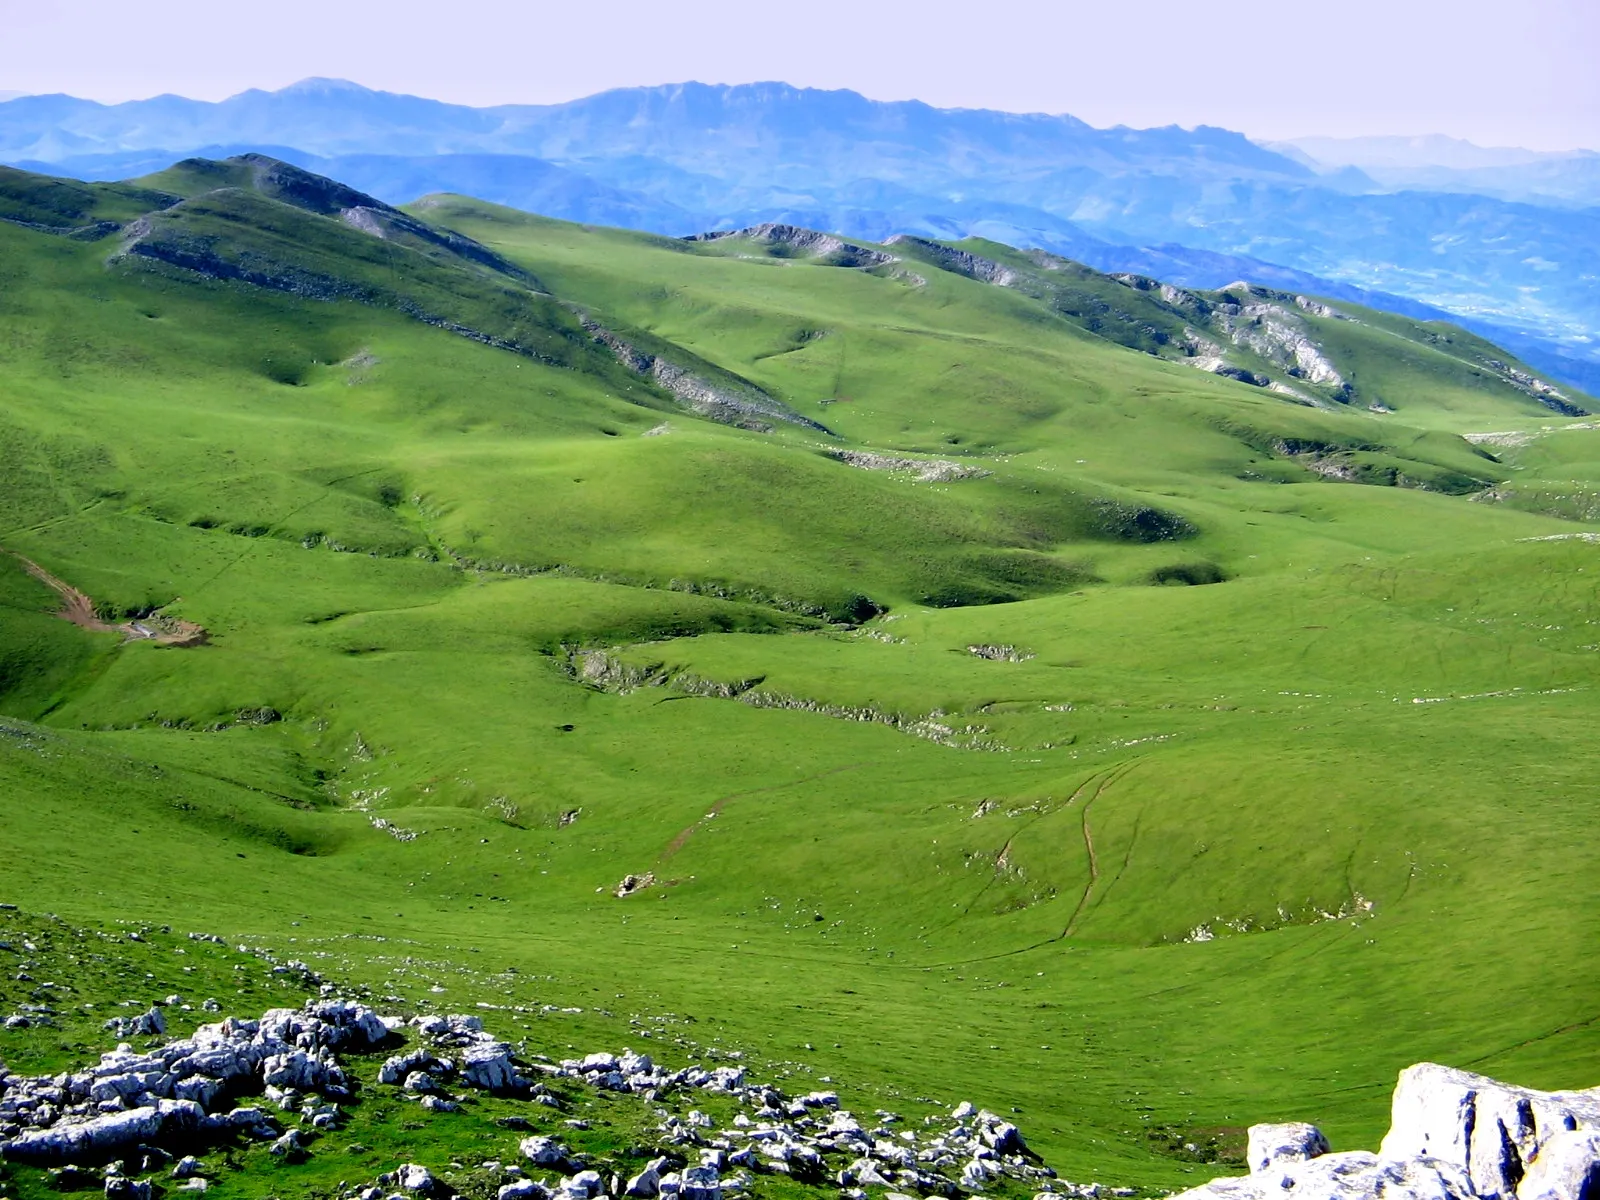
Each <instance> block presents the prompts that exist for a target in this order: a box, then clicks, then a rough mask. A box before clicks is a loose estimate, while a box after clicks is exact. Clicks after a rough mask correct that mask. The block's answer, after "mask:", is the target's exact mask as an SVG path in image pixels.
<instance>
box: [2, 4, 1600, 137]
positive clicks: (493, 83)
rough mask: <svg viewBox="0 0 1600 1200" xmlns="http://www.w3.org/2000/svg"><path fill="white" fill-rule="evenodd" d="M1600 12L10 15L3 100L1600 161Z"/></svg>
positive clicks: (897, 8) (1060, 9) (1163, 7)
mask: <svg viewBox="0 0 1600 1200" xmlns="http://www.w3.org/2000/svg"><path fill="white" fill-rule="evenodd" d="M1597 62H1600V0H1337V2H1325V3H1313V2H1312V0H1270V2H1269V0H1235V2H1234V3H1231V4H1225V5H1220V6H1219V5H1215V4H1207V3H1203V2H1202V0H1133V2H1131V3H1130V2H1128V0H1123V2H1122V3H1115V2H1113V3H1108V2H1107V0H1092V2H1089V3H1083V2H1080V0H1011V2H1010V3H987V4H958V3H952V2H951V0H812V2H810V3H804V4H795V5H770V4H735V3H729V2H727V0H676V2H674V0H665V2H663V0H587V2H574V0H562V2H561V3H550V2H547V0H522V2H520V3H519V2H518V0H473V2H471V3H454V4H451V3H440V2H439V0H427V2H426V3H419V2H417V0H389V2H388V3H384V4H378V5H373V4H341V3H336V2H330V0H273V2H272V3H269V4H251V5H236V4H230V3H227V2H226V0H220V2H219V0H205V2H200V0H161V3H159V4H155V5H137V4H136V5H129V4H128V3H127V2H126V0H116V2H115V3H112V2H110V0H75V2H74V3H71V4H67V3H60V2H58V0H0V91H23V92H70V93H72V94H74V95H79V96H87V97H91V98H93V99H97V100H108V101H109V100H126V99H131V98H135V97H143V96H151V95H156V94H159V93H162V92H176V93H179V94H182V95H187V96H195V97H200V98H205V99H221V98H222V97H224V96H228V95H231V94H233V93H234V92H238V91H242V90H243V89H245V88H249V87H261V88H276V87H281V86H283V85H284V84H287V83H292V82H293V81H295V80H297V79H300V78H303V77H305V76H308V75H329V76H337V77H341V78H346V79H352V80H355V81H356V82H358V83H363V84H366V85H367V86H368V87H375V88H382V89H385V90H389V91H399V92H411V93H415V94H418V95H424V96H431V97H436V98H438V99H442V100H451V101H455V102H458V103H464V104H498V103H511V102H523V103H548V102H552V101H559V100H568V99H572V98H574V97H577V96H582V95H587V94H588V93H591V92H596V91H600V90H603V89H605V88H610V87H621V86H629V85H635V84H654V83H672V82H680V81H683V80H688V79H698V80H703V81H705V82H716V83H743V82H749V81H753V80H763V79H781V80H785V81H787V82H790V83H794V84H799V85H806V86H812V87H826V88H839V87H848V88H854V89H855V90H857V91H860V92H863V93H865V94H866V95H868V96H872V97H875V98H878V99H886V100H893V99H907V98H916V99H920V100H926V101H928V102H929V103H931V104H936V105H940V106H944V107H971V108H1001V109H1011V110H1015V111H1042V112H1070V113H1073V114H1074V115H1076V116H1079V117H1082V118H1083V119H1084V120H1086V121H1089V122H1090V123H1092V124H1095V125H1113V124H1119V123H1120V124H1127V125H1138V126H1145V125H1166V124H1174V123H1176V124H1181V125H1196V124H1202V123H1204V124H1212V125H1225V126H1227V127H1229V128H1232V129H1241V130H1244V131H1245V132H1246V133H1249V134H1251V135H1252V136H1255V137H1260V138H1278V137H1292V136H1297V135H1303V134H1331V135H1335V136H1353V135H1360V134H1411V133H1445V134H1451V135H1454V136H1457V137H1465V138H1469V139H1471V140H1473V141H1476V142H1479V143H1480V144H1486V145H1522V146H1528V147H1532V148H1535V149H1568V148H1572V147H1576V146H1587V147H1591V148H1600V70H1597V69H1596V63H1597Z"/></svg>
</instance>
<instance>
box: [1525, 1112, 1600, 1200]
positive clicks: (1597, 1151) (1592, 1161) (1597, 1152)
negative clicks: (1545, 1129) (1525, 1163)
mask: <svg viewBox="0 0 1600 1200" xmlns="http://www.w3.org/2000/svg"><path fill="white" fill-rule="evenodd" d="M1517 1200H1600V1131H1596V1130H1593V1129H1574V1130H1568V1131H1567V1132H1565V1133H1558V1134H1556V1135H1554V1136H1553V1137H1550V1138H1548V1139H1546V1141H1545V1142H1544V1144H1543V1145H1542V1146H1540V1147H1539V1155H1538V1157H1537V1158H1535V1159H1534V1160H1533V1162H1532V1164H1531V1165H1530V1166H1529V1167H1528V1173H1527V1174H1526V1175H1525V1176H1523V1178H1522V1182H1521V1183H1520V1184H1519V1185H1518V1186H1517Z"/></svg>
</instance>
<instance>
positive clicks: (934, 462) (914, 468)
mask: <svg viewBox="0 0 1600 1200" xmlns="http://www.w3.org/2000/svg"><path fill="white" fill-rule="evenodd" d="M827 455H828V457H829V458H831V459H834V460H835V461H837V462H842V463H844V464H845V465H846V466H847V467H859V468H860V469H861V470H863V471H892V472H894V473H896V474H902V475H910V476H913V477H914V478H915V479H916V480H917V481H918V482H919V483H949V482H951V481H952V480H957V479H982V478H983V477H984V476H985V475H991V474H993V472H992V471H986V470H984V469H983V468H982V467H968V466H963V465H962V464H961V463H956V462H951V461H949V460H948V459H943V458H932V459H930V458H900V457H897V456H896V455H892V454H875V453H873V452H872V451H870V450H829V451H827Z"/></svg>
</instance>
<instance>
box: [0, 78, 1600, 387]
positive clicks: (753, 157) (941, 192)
mask: <svg viewBox="0 0 1600 1200" xmlns="http://www.w3.org/2000/svg"><path fill="white" fill-rule="evenodd" d="M244 150H260V151H263V152H266V153H270V154H273V155H276V156H278V157H280V158H284V159H286V160H288V161H291V162H295V163H297V164H299V165H301V166H304V167H307V168H310V169H313V170H316V171H319V172H322V173H325V174H330V175H333V176H335V177H337V178H340V179H344V180H347V181H348V182H350V183H351V184H353V185H355V186H357V187H361V188H363V189H365V190H367V191H369V192H371V193H372V194H374V195H376V196H379V197H380V198H382V199H384V200H387V201H391V202H401V201H405V200H411V199H415V198H416V197H417V196H419V195H422V194H425V193H429V192H437V191H451V192H462V193H466V194H470V195H474V196H477V197H480V198H483V199H487V200H491V201H495V202H498V203H503V204H508V205H513V206H515V207H518V208H523V209H528V210H531V211H535V212H541V213H545V214H547V215H550V216H555V217H562V218H565V219H569V220H578V221H584V222H589V223H596V224H612V225H622V226H627V227H630V228H636V229H644V230H650V231H654V232H658V233H665V234H674V235H679V234H686V233H691V232H697V231H701V230H710V229H732V228H739V227H742V226H747V225H752V224H756V223H759V222H763V221H783V222H787V223H791V224H796V225H804V226H809V227H814V228H820V229H827V230H830V231H835V232H839V233H844V234H847V235H853V236H857V237H862V238H870V239H874V240H881V239H882V238H884V237H887V236H889V235H891V234H894V233H911V234H917V235H921V236H925V237H933V238H946V239H948V238H960V237H964V236H968V235H979V236H983V237H987V238H990V239H993V240H996V241H1001V242H1005V243H1008V244H1011V245H1015V246H1018V247H1040V248H1043V249H1046V250H1050V251H1052V252H1055V253H1057V254H1061V255H1065V256H1067V257H1071V258H1075V259H1078V260H1080V261H1083V262H1085V263H1088V264H1089V265H1091V266H1094V267H1097V268H1099V269H1102V270H1116V271H1138V272H1141V273H1145V274H1150V275H1155V276H1158V277H1160V278H1163V279H1167V280H1170V281H1172V282H1176V283H1183V284H1188V285H1191V286H1197V287H1215V286H1219V285H1221V284H1224V283H1228V282H1231V281H1232V280H1234V279H1236V278H1241V277H1244V278H1249V279H1251V280H1253V281H1257V282H1262V283H1267V284H1273V285H1277V286H1283V287H1293V288H1297V289H1301V290H1315V291H1320V292H1322V293H1324V294H1330V295H1334V296H1339V297H1343V298H1346V299H1352V300H1359V301H1361V302H1363V303H1368V304H1374V305H1379V306H1383V307H1389V308H1391V309H1396V310H1399V311H1403V312H1406V313H1408V314H1409V315H1413V316H1423V317H1426V316H1437V315H1442V314H1443V313H1449V314H1451V316H1452V318H1453V319H1457V320H1460V321H1462V322H1463V323H1465V324H1467V325H1468V326H1469V327H1471V328H1474V329H1477V330H1479V331H1481V332H1484V333H1486V334H1487V335H1488V336H1491V337H1493V338H1495V339H1497V340H1499V341H1501V342H1502V343H1504V344H1507V345H1508V346H1509V347H1510V348H1512V349H1514V350H1516V351H1517V352H1518V353H1520V354H1522V355H1524V356H1525V357H1527V358H1528V359H1529V360H1530V361H1532V362H1534V363H1535V364H1536V365H1538V366H1539V367H1540V368H1541V369H1543V370H1546V371H1548V372H1550V373H1552V374H1554V375H1557V376H1559V377H1560V378H1562V379H1565V380H1566V381H1568V382H1571V383H1574V384H1576V385H1577V386H1580V387H1583V388H1586V389H1588V390H1600V288H1597V287H1596V286H1595V284H1596V280H1600V207H1596V206H1597V205H1600V156H1597V155H1594V154H1587V153H1580V154H1574V155H1556V156H1550V155H1534V154H1530V152H1526V151H1523V152H1503V151H1484V150H1482V149H1480V148H1478V147H1471V146H1469V145H1468V144H1467V143H1454V142H1450V141H1449V140H1448V139H1356V140H1354V141H1347V142H1335V141H1333V140H1331V139H1305V140H1303V141H1301V142H1298V143H1293V144H1290V143H1284V144H1280V145H1277V146H1263V145H1258V144H1256V143H1255V142H1252V141H1250V140H1249V139H1248V138H1246V137H1244V136H1243V135H1242V134H1239V133H1234V132H1231V131H1228V130H1224V129H1216V128H1211V127H1204V126H1202V127H1200V128H1198V129H1194V130H1185V129H1181V128H1178V127H1176V126H1170V127H1165V128H1159V129H1143V130H1135V129H1127V128H1122V127H1117V128H1113V129H1096V128H1094V127H1092V126H1090V125H1087V124H1085V123H1084V122H1082V121H1079V120H1077V119H1075V118H1073V117H1070V116H1048V115H1042V114H1015V113H1002V112H992V111H986V110H965V109H955V110H950V109H937V108H933V107H930V106H929V105H926V104H921V103H918V102H915V101H904V102H894V103H887V102H879V101H873V100H869V99H866V98H865V97H863V96H860V95H858V94H856V93H854V92H849V91H817V90H811V89H801V88H794V87H790V86H788V85H786V84H781V83H763V84H749V85H740V86H712V85H706V84H699V83H686V84H677V85H670V86H662V87H651V88H627V89H619V90H616V91H610V92H604V93H601V94H599V95H595V96H590V97H586V98H584V99H581V100H575V101H572V102H570V103H566V104H556V105H508V106H501V107H496V108H482V109H480V108H470V107H465V106H461V105H452V104H445V103H441V102H439V101H434V100H427V99H423V98H419V97H415V96H404V95H396V94H393V93H387V92H376V91H371V90H369V89H366V88H363V87H360V86H358V85H356V84H352V83H347V82H344V81H339V80H321V79H314V80H306V81H303V82H302V83H299V84H295V85H293V86H292V87H288V88H284V89H282V90H281V91H276V92H264V91H255V90H252V91H247V92H243V93H241V94H239V95H237V96H234V97H231V98H230V99H227V100H224V101H221V102H217V103H212V102H206V101H197V100H189V99H185V98H183V97H179V96H158V97H155V98H153V99H149V100H140V101H132V102H129V103H126V104H116V105H102V104H98V103H95V102H93V101H88V100H82V99H77V98H74V97H70V96H27V97H22V98H17V99H13V100H10V101H7V102H4V103H3V104H0V161H4V162H7V163H10V164H13V165H17V166H23V167H27V168H28V169H31V170H39V171H51V172H54V173H57V174H67V175H73V176H76V177H80V178H88V179H114V178H125V177H129V176H134V175H139V174H144V173H147V172H150V171H153V170H157V169H159V168H161V167H164V166H167V165H168V164H169V163H171V162H172V161H173V160H174V159H176V158H181V157H185V156H187V155H193V154H203V155H205V156H207V157H223V156H226V155H228V154H232V153H238V152H241V151H244Z"/></svg>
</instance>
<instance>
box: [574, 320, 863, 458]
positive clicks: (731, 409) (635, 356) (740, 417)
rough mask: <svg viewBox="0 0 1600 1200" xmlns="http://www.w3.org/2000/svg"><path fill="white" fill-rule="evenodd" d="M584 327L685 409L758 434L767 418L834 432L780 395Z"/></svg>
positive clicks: (767, 425)
mask: <svg viewBox="0 0 1600 1200" xmlns="http://www.w3.org/2000/svg"><path fill="white" fill-rule="evenodd" d="M584 328H585V329H586V330H588V332H589V335H590V336H591V337H593V338H594V340H595V341H596V342H599V343H600V344H601V345H603V346H605V347H606V349H608V350H610V351H611V353H612V354H613V355H615V356H616V359H617V361H618V362H620V363H621V364H622V365H623V366H625V367H627V368H628V370H630V371H632V372H634V373H635V374H636V375H643V376H645V377H646V378H648V379H650V380H652V381H653V382H654V383H656V384H657V385H658V386H660V387H661V388H662V389H664V390H665V391H667V392H669V393H671V394H672V395H673V396H675V397H676V398H677V399H678V401H679V403H681V404H682V405H683V406H684V407H685V408H687V409H688V410H689V411H690V412H693V413H695V414H697V415H699V416H702V417H706V418H708V419H709V420H712V421H717V422H720V423H721V424H724V425H734V426H737V427H738V428H740V429H750V430H754V431H756V432H758V433H768V432H770V431H771V429H772V426H771V424H770V423H769V422H771V421H786V422H788V423H789V424H791V425H801V426H804V427H806V428H808V429H815V430H816V431H817V432H819V433H826V434H829V435H830V436H831V435H832V433H833V431H832V430H831V429H829V428H827V426H825V425H821V424H818V423H817V422H816V421H813V420H811V419H810V418H809V417H803V416H801V415H800V414H799V413H797V412H795V411H794V410H793V409H791V408H790V407H789V406H788V405H786V404H784V403H783V402H782V401H781V400H777V399H775V398H774V397H772V396H769V395H767V393H765V392H763V391H762V390H761V389H760V388H758V387H756V386H755V384H753V383H746V382H744V381H742V380H740V381H733V380H731V379H730V380H727V381H723V382H713V381H712V380H711V379H710V378H708V377H707V376H706V375H704V374H697V373H695V372H693V371H690V370H688V369H686V368H684V367H681V366H679V365H678V364H677V363H673V362H669V361H668V360H667V359H665V358H663V357H662V356H661V355H659V354H652V353H649V352H648V351H646V350H643V349H640V348H639V347H638V346H635V345H634V344H633V343H632V342H630V341H628V340H627V339H626V338H623V337H620V336H619V335H617V334H615V333H613V332H611V330H609V329H606V328H605V327H604V326H602V325H599V324H597V323H596V322H594V321H587V322H585V323H584Z"/></svg>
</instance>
